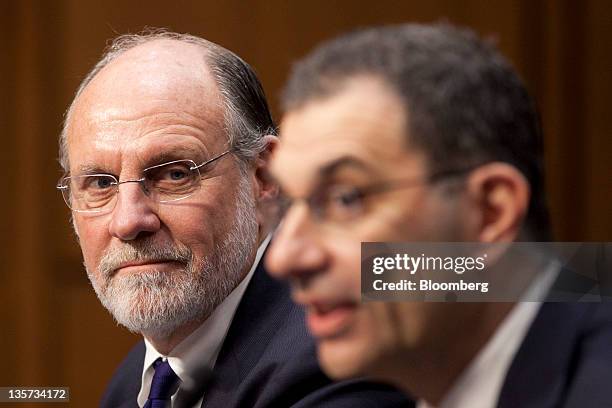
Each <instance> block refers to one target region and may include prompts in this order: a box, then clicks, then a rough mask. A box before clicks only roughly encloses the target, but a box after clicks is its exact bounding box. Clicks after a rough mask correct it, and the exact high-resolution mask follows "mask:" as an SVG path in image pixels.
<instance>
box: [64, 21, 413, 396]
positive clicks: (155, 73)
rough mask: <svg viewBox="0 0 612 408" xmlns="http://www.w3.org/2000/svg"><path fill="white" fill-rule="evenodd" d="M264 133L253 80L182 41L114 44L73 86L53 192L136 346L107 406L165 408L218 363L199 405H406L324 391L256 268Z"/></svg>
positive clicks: (210, 50) (285, 298)
mask: <svg viewBox="0 0 612 408" xmlns="http://www.w3.org/2000/svg"><path fill="white" fill-rule="evenodd" d="M274 133H275V125H274V123H273V121H272V118H271V115H270V112H269V110H268V105H267V102H266V99H265V96H264V93H263V90H262V88H261V85H260V83H259V81H258V79H257V77H256V76H255V73H254V72H253V70H252V69H251V68H250V67H249V66H248V65H247V64H246V63H245V62H244V61H242V60H241V59H240V58H239V57H238V56H236V55H235V54H233V53H232V52H230V51H228V50H226V49H224V48H222V47H220V46H218V45H216V44H213V43H210V42H208V41H206V40H204V39H201V38H198V37H194V36H191V35H181V34H174V33H167V32H155V33H151V34H145V35H127V36H123V37H120V38H118V39H117V40H116V41H115V42H113V44H112V45H111V46H110V48H109V50H108V51H107V53H106V54H105V55H104V56H103V58H102V59H101V60H100V62H98V64H97V65H96V66H95V67H94V69H93V70H92V71H91V72H90V73H89V75H88V76H87V77H86V78H85V80H84V81H83V83H82V84H81V86H80V88H79V90H78V92H77V95H76V97H75V99H74V101H73V103H72V105H71V106H70V109H69V110H68V112H67V115H66V122H65V128H64V129H63V132H62V136H61V139H60V161H61V164H62V166H63V168H64V170H65V172H66V176H65V177H63V178H62V179H61V180H60V182H59V185H58V188H59V189H60V190H61V192H62V194H63V196H64V199H65V200H66V203H67V204H68V206H69V207H70V208H71V210H72V215H73V221H74V228H75V231H76V233H77V235H78V238H79V243H80V245H81V249H82V252H83V257H84V263H85V267H86V269H87V273H88V276H89V279H90V280H91V283H92V286H93V288H94V289H95V291H96V293H97V295H98V297H99V298H100V301H101V302H102V304H103V305H104V306H105V307H106V308H107V309H108V310H109V311H110V312H111V314H112V315H113V316H114V318H115V319H116V320H117V322H119V323H120V324H121V325H123V326H125V327H127V328H128V329H129V330H131V331H133V332H138V333H141V334H142V335H143V337H144V341H143V342H140V343H139V344H138V345H137V346H136V347H135V348H134V349H133V350H132V351H131V352H130V354H129V355H128V356H127V358H126V359H125V360H124V362H123V363H122V365H121V366H120V367H119V369H118V370H117V372H116V374H115V376H114V377H113V379H112V380H111V383H110V385H109V387H108V389H107V391H106V393H105V395H104V397H103V400H102V404H101V405H102V406H103V407H112V408H116V407H132V406H140V407H143V406H144V407H159V406H167V403H168V402H170V401H175V400H176V398H179V399H180V398H181V392H182V391H184V389H183V388H181V389H179V391H177V386H178V385H179V384H180V383H181V382H185V381H186V380H189V381H188V382H191V383H193V382H194V378H193V373H195V372H202V368H212V367H213V366H214V370H213V372H212V377H213V380H212V383H210V384H209V385H207V386H206V387H204V384H200V386H201V387H200V394H196V397H197V398H195V399H194V401H193V402H196V401H198V399H199V400H200V401H202V402H201V403H197V404H196V405H197V406H200V405H203V406H210V407H224V408H229V407H271V406H274V407H281V406H282V407H288V406H295V407H298V406H299V407H307V406H308V407H309V406H370V405H368V404H371V403H372V402H373V401H376V403H382V404H383V406H386V404H389V406H394V405H395V404H396V403H398V402H401V401H404V399H403V397H401V396H400V394H398V393H396V392H394V391H390V390H391V389H390V388H389V387H387V386H381V385H374V384H368V383H365V382H361V381H346V382H342V383H337V384H333V385H332V384H331V383H330V381H329V379H328V378H327V377H325V376H324V375H323V373H322V372H321V371H320V369H319V368H318V366H317V362H316V358H315V355H314V344H313V342H312V340H311V339H310V338H309V337H308V335H307V332H306V330H305V328H304V327H302V324H301V322H302V319H303V317H302V314H301V312H300V311H299V309H297V308H296V307H295V306H293V305H292V303H291V301H290V298H289V291H288V288H286V287H285V286H283V285H281V284H279V282H275V281H274V280H272V279H271V278H269V277H267V275H266V273H265V271H264V269H263V265H261V264H260V262H259V261H260V259H261V256H262V254H263V251H264V250H265V248H266V245H267V242H268V238H267V237H268V234H269V231H270V227H271V226H270V225H269V223H266V221H265V220H264V219H263V218H262V216H261V214H260V213H258V210H257V207H258V204H259V203H260V202H262V201H266V200H270V199H272V198H274V196H275V192H276V188H275V187H274V186H273V185H272V184H270V183H269V182H267V181H266V180H265V179H264V178H262V177H261V175H262V170H263V169H264V168H265V167H266V165H267V161H268V157H269V151H270V149H271V148H272V146H274V145H275V143H276V137H275V136H274ZM92 352H104V350H92ZM203 372H206V370H204V371H203ZM200 379H201V380H202V381H203V378H200ZM195 380H198V378H195ZM190 387H191V388H192V389H193V384H192V385H190ZM196 388H197V387H196ZM196 391H197V389H196ZM202 393H203V394H204V397H203V398H201V396H202ZM183 400H184V399H183ZM184 406H185V405H183V406H182V407H181V408H184Z"/></svg>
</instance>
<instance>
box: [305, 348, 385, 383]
mask: <svg viewBox="0 0 612 408" xmlns="http://www.w3.org/2000/svg"><path fill="white" fill-rule="evenodd" d="M364 340H365V341H364ZM376 350H377V347H375V346H374V345H371V344H368V342H367V340H366V339H342V338H336V339H325V340H320V341H319V342H318V345H317V356H318V359H319V364H320V365H321V368H322V369H323V371H324V372H325V374H327V376H329V377H330V378H332V379H334V380H344V379H347V378H354V377H363V376H368V375H370V374H371V373H372V370H371V368H372V366H373V364H375V362H376V355H377V351H376Z"/></svg>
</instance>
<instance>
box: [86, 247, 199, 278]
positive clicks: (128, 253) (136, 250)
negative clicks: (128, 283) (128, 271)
mask: <svg viewBox="0 0 612 408" xmlns="http://www.w3.org/2000/svg"><path fill="white" fill-rule="evenodd" d="M192 261H193V252H192V251H191V250H190V249H189V248H188V247H186V246H182V245H164V246H161V245H159V244H151V243H150V242H147V241H141V242H138V243H130V244H124V246H122V247H120V248H114V249H111V250H108V251H107V252H106V253H105V254H104V255H103V256H102V259H101V260H100V264H99V266H98V271H99V273H100V276H102V277H103V278H104V279H105V280H108V279H110V278H111V276H112V275H113V273H114V272H115V270H117V269H118V268H119V267H121V265H123V264H126V263H129V262H151V263H152V262H179V263H182V264H185V265H188V264H190V263H191V262H192Z"/></svg>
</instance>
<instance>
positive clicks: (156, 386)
mask: <svg viewBox="0 0 612 408" xmlns="http://www.w3.org/2000/svg"><path fill="white" fill-rule="evenodd" d="M153 368H154V369H155V374H153V381H151V391H149V398H148V399H147V403H146V404H145V405H144V408H168V407H169V406H170V404H169V403H170V397H171V396H172V394H174V392H175V391H176V388H177V386H178V383H179V381H180V380H179V378H178V376H177V375H176V374H175V373H174V371H172V368H170V364H168V360H166V361H162V358H161V357H159V358H158V359H157V360H155V362H153Z"/></svg>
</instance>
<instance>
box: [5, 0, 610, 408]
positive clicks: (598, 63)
mask: <svg viewBox="0 0 612 408" xmlns="http://www.w3.org/2000/svg"><path fill="white" fill-rule="evenodd" d="M0 3H1V5H0V30H2V31H1V33H0V34H1V36H0V41H1V44H2V48H1V50H0V51H1V52H0V61H1V63H0V70H1V71H0V81H1V83H2V88H1V91H2V92H1V94H0V118H1V122H0V123H1V127H0V130H1V131H2V133H0V138H1V142H2V148H1V150H0V160H1V165H2V169H4V172H3V177H2V178H1V179H0V186H1V190H0V191H1V193H0V197H1V198H2V199H1V200H0V214H2V217H1V218H0V228H1V231H2V236H3V237H4V238H3V240H2V244H1V245H0V262H1V265H0V299H1V301H0V302H1V303H0V323H1V326H0V350H1V352H2V357H1V358H0V386H8V385H23V386H26V385H30V386H35V385H37V386H43V385H45V386H54V385H55V386H70V387H71V392H72V403H71V405H72V406H78V407H89V406H94V405H95V404H96V403H97V401H98V398H99V396H100V394H101V392H102V390H103V388H104V386H105V383H106V380H107V379H108V378H109V377H110V375H111V373H112V371H113V369H114V367H115V366H116V365H117V363H118V362H119V361H120V359H121V357H122V355H124V353H125V352H126V351H127V350H128V348H129V347H130V346H131V344H133V343H134V342H135V341H136V339H137V337H136V336H132V335H129V334H127V333H126V331H124V330H123V329H120V328H118V327H116V326H115V324H114V323H113V321H112V319H111V318H110V317H109V316H108V315H107V314H106V312H105V311H104V310H103V309H102V307H101V306H100V305H99V303H98V301H97V299H96V298H95V295H94V293H93V290H91V288H90V287H89V284H88V282H87V280H86V276H85V272H84V270H83V268H82V266H81V257H80V252H79V249H78V246H77V244H76V242H75V240H74V237H73V235H72V232H71V230H70V228H69V224H68V216H69V214H68V211H67V209H66V208H64V204H63V202H62V200H61V198H60V196H59V195H58V194H57V193H56V191H55V189H54V186H55V182H56V180H57V179H58V178H59V176H60V172H59V167H58V165H57V164H56V160H55V158H56V140H57V134H58V131H59V127H60V123H61V120H62V113H63V111H64V109H65V108H66V107H67V105H68V104H69V102H70V99H71V97H72V94H73V92H74V91H75V89H76V87H77V85H78V83H79V81H80V79H81V78H82V77H83V76H84V74H85V73H86V72H87V71H88V69H89V68H90V67H91V66H92V64H93V63H94V62H95V61H96V59H97V58H98V56H99V55H100V53H101V51H102V49H103V48H104V45H105V42H106V40H107V39H109V38H111V37H113V36H114V35H115V34H116V33H125V32H128V31H132V32H134V31H139V30H141V29H142V28H143V27H144V26H147V25H148V26H156V27H168V28H171V29H173V30H175V31H180V32H189V33H192V34H197V35H201V36H203V37H205V38H207V39H210V40H212V41H215V42H218V43H220V44H222V45H224V46H225V47H227V48H230V49H232V50H234V51H236V52H237V53H238V54H240V55H241V56H242V57H244V58H245V59H246V60H247V61H249V62H250V63H251V64H252V65H253V66H254V67H255V68H256V70H257V71H258V72H259V73H260V75H261V79H262V81H263V83H264V86H265V88H266V89H267V92H268V95H269V96H270V99H271V102H272V105H273V106H274V108H275V111H276V113H277V116H278V110H277V109H276V104H277V95H278V93H279V89H280V87H281V85H282V83H283V81H284V80H285V78H286V76H287V72H288V69H289V67H290V62H291V61H292V60H293V59H295V58H296V57H299V56H301V55H303V54H304V53H305V52H306V51H307V50H309V49H310V48H311V47H312V46H313V45H314V44H316V43H317V42H319V41H321V40H323V39H325V38H328V37H330V36H333V35H335V34H337V33H341V32H343V31H346V30H347V29H351V28H355V27H360V26H366V25H372V24H380V23H399V22H405V21H425V22H426V21H435V20H440V19H447V20H449V21H451V22H455V23H459V24H463V25H468V26H471V27H472V28H474V29H475V30H477V31H478V32H480V33H482V34H486V35H492V36H494V37H495V38H497V40H498V43H499V46H500V47H501V49H502V50H503V52H504V53H505V54H506V55H507V56H508V57H509V58H510V59H511V60H512V61H513V62H514V63H515V65H516V66H517V68H518V69H519V71H520V72H521V74H522V75H523V77H524V78H525V80H526V82H527V84H528V86H529V88H530V89H531V91H532V93H533V94H534V95H535V96H536V98H537V100H538V102H539V104H540V107H541V110H542V115H543V122H544V127H545V132H546V141H547V145H548V152H547V153H548V156H547V168H548V187H549V193H550V201H551V207H552V211H553V216H554V217H555V229H556V232H557V237H558V238H559V239H561V240H608V241H609V240H612V211H611V208H610V207H611V206H610V204H609V200H610V197H611V195H612V186H611V182H610V179H611V171H610V170H611V168H612V166H611V164H610V162H611V161H612V156H611V152H612V139H611V137H610V135H611V134H612V122H611V121H610V113H611V112H610V109H609V104H610V102H609V95H611V94H612V83H611V79H610V78H611V76H612V19H611V14H612V12H611V10H612V3H610V2H609V1H607V0H592V1H573V0H567V1H561V0H559V1H554V0H551V1H538V0H517V1H512V0H502V1H489V0H482V1H477V0H462V1H455V0H436V1H396V2H388V1H381V0H375V1H367V0H353V1H308V2H299V3H298V2H289V1H281V0H275V1H265V2H264V1H261V2H242V1H237V0H232V1H225V2H212V1H193V2H182V1H173V2H170V1H161V0H154V1H152V0H149V1H139V2H136V1H134V2H129V4H128V2H126V1H119V0H113V1H93V0H92V1H83V0H54V1H48V0H23V1H19V2H17V1H14V2H11V1H2V2H0ZM21 406H25V405H21Z"/></svg>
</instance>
